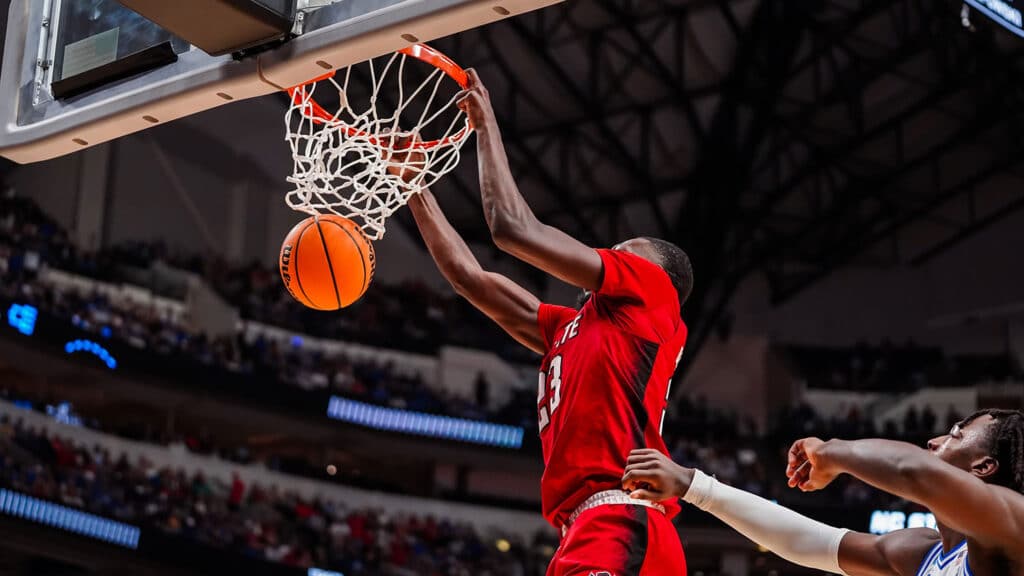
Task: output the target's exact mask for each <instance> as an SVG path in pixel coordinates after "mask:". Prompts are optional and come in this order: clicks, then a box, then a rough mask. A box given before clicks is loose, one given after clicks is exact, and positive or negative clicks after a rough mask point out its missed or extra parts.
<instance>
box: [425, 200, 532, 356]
mask: <svg viewBox="0 0 1024 576" xmlns="http://www.w3.org/2000/svg"><path fill="white" fill-rule="evenodd" d="M409 208H410V209H411V210H412V215H413V218H415V220H416V226H417V227H418V228H419V230H420V234H421V235H422V236H423V241H424V242H425V243H426V245H427V250H429V251H430V255H431V256H432V257H433V258H434V262H436V263H437V267H438V269H440V270H441V274H442V275H443V276H444V277H445V279H446V280H448V282H449V283H450V284H451V285H452V287H453V288H454V289H455V291H456V292H457V293H458V294H459V295H460V296H462V297H463V298H466V299H467V300H469V301H470V303H472V304H473V306H475V307H476V308H477V309H479V310H480V311H481V312H483V313H484V314H486V315H487V316H488V317H490V318H491V319H492V320H494V321H495V322H497V323H498V325H499V326H501V327H502V329H504V330H505V331H506V332H508V333H509V335H511V336H512V337H513V338H515V339H516V340H517V341H519V342H520V343H521V344H522V345H524V346H526V347H527V348H529V349H530V350H533V351H534V352H537V353H540V354H543V353H544V349H545V345H544V341H543V339H542V337H541V334H540V328H539V327H538V325H537V311H538V309H539V307H540V300H538V299H537V297H536V296H534V295H533V294H531V293H530V292H529V291H528V290H526V289H525V288H523V287H522V286H520V285H518V284H516V283H515V282H513V281H511V280H509V279H508V278H506V277H505V276H502V275H501V274H496V273H494V272H488V271H486V270H484V269H483V267H481V266H480V262H479V261H478V260H477V259H476V256H474V255H473V252H471V251H470V249H469V246H467V245H466V242H465V241H464V240H463V239H462V237H461V236H459V234H458V232H456V231H455V229H454V228H452V225H451V224H450V223H449V222H448V219H447V218H446V217H445V215H444V213H443V212H441V208H440V207H439V206H438V205H437V200H436V199H435V198H434V195H433V194H432V193H431V192H430V190H427V189H424V190H422V191H421V192H420V193H419V194H414V195H413V196H412V197H411V198H410V199H409Z"/></svg>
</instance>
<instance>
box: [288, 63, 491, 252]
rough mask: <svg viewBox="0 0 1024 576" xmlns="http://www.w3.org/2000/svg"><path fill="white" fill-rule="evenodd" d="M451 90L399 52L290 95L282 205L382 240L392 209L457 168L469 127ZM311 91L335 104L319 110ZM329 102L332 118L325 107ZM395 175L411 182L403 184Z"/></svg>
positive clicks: (436, 72)
mask: <svg viewBox="0 0 1024 576" xmlns="http://www.w3.org/2000/svg"><path fill="white" fill-rule="evenodd" d="M422 48H424V49H426V50H429V48H426V47H422ZM424 75H425V79H423V80H422V82H420V83H419V85H418V87H413V85H414V84H415V82H416V81H417V77H419V78H422V77H424ZM458 89H459V85H458V84H457V83H456V82H455V81H454V80H452V79H451V77H449V76H448V75H447V74H445V72H443V71H442V70H441V69H440V68H437V67H435V66H432V65H430V64H428V63H425V62H422V61H420V60H418V59H417V58H415V57H413V56H411V55H407V54H405V53H401V52H398V53H395V54H393V55H391V56H384V57H380V58H377V59H374V60H369V61H367V62H363V63H361V64H354V65H352V66H349V67H347V68H344V69H339V70H338V71H337V72H336V73H335V75H334V76H333V77H330V78H326V79H320V80H318V81H314V82H311V83H309V84H306V85H305V86H302V87H298V88H296V89H293V90H292V91H291V95H292V104H291V106H290V107H289V109H288V112H287V113H286V115H285V123H286V125H287V130H288V136H287V140H288V144H289V145H290V146H291V149H292V158H293V160H294V164H295V165H294V170H293V173H292V175H291V176H290V177H289V178H288V182H291V183H292V184H294V185H295V189H294V190H291V191H290V192H288V194H287V196H286V201H287V202H288V206H290V207H291V208H293V209H294V210H298V211H300V212H306V213H308V214H313V215H315V214H322V213H328V212H330V213H334V214H337V215H339V216H344V217H345V218H350V219H353V220H354V221H356V222H357V223H358V224H360V225H361V226H362V228H363V231H365V232H366V235H367V236H369V237H370V238H371V239H373V240H379V239H380V238H381V237H382V236H383V235H384V222H385V220H386V219H387V218H388V217H389V216H391V214H392V213H394V212H395V211H396V210H398V209H399V208H401V207H402V206H404V205H405V204H406V202H408V201H409V197H410V196H412V195H413V194H415V193H417V192H419V191H420V190H421V189H423V188H425V187H428V186H431V185H432V184H434V183H435V182H437V180H438V179H439V178H440V177H441V176H443V175H444V174H446V173H448V172H450V171H451V170H452V169H453V168H455V166H456V165H457V164H458V163H459V158H460V156H459V150H460V149H461V147H462V144H463V143H464V142H465V141H466V137H467V136H468V135H469V133H470V130H471V128H470V126H469V121H468V119H467V118H466V115H465V113H463V112H462V111H461V110H459V109H458V107H457V106H455V105H454V104H455V97H456V95H457V93H458ZM314 94H315V95H316V96H317V99H316V100H319V101H320V102H325V101H327V100H331V102H332V103H331V104H330V105H324V106H323V107H321V106H320V105H319V104H317V101H316V100H314ZM335 100H336V101H337V102H338V104H337V106H336V108H337V112H333V113H331V112H329V111H327V110H325V108H330V109H332V110H333V109H334V106H335V105H334V104H333V102H334V101H335ZM389 135H394V136H399V137H411V138H413V139H414V142H415V143H414V144H412V145H411V146H412V148H410V144H409V142H408V140H405V141H403V140H402V139H401V138H399V137H392V136H389ZM390 169H397V170H398V174H395V173H392V171H391V170H390ZM402 170H406V178H410V176H411V175H413V174H415V177H413V178H411V180H410V181H409V182H406V181H405V180H403V178H402V177H401V175H400V174H402Z"/></svg>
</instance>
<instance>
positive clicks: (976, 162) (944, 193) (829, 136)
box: [436, 0, 1024, 344]
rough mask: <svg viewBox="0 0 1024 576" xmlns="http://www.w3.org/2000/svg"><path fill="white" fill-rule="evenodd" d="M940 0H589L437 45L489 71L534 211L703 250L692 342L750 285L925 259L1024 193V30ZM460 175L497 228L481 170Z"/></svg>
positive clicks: (1013, 206)
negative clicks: (759, 276) (484, 199)
mask: <svg viewBox="0 0 1024 576" xmlns="http://www.w3.org/2000/svg"><path fill="white" fill-rule="evenodd" d="M961 9H962V5H961V3H960V2H956V1H946V0H942V1H934V0H819V1H805V2H790V1H786V2H783V1H773V0H761V1H757V0H745V1H728V0H718V1H714V0H689V1H686V0H675V1H659V2H650V1H645V0H635V1H630V0H588V1H572V2H566V3H564V4H562V5H559V6H556V7H553V8H550V9H546V10H543V11H539V12H536V13H532V14H528V15H525V16H521V17H518V18H515V19H512V20H510V21H506V22H502V23H498V24H495V25H492V26H489V27H487V28H483V29H479V30H473V31H470V32H467V33H464V34H461V35H458V36H455V37H452V38H447V39H444V40H442V41H440V42H437V43H436V44H438V46H439V47H441V48H442V49H443V50H445V51H448V52H450V53H452V54H454V55H455V57H456V59H457V60H459V61H461V62H472V63H473V65H474V66H475V67H476V68H477V69H478V70H479V71H480V73H481V76H482V78H483V79H484V80H485V82H486V83H488V85H489V87H490V90H491V95H492V99H493V101H494V103H495V108H496V110H497V113H498V116H499V121H500V122H501V125H502V131H503V134H504V137H505V140H506V146H507V148H508V152H509V156H510V161H511V163H512V165H513V169H514V170H515V171H516V174H517V180H518V182H519V183H520V186H521V189H522V191H523V193H524V194H525V195H526V197H527V198H528V199H529V201H530V203H531V205H532V206H534V207H535V209H536V211H537V212H538V213H539V214H540V215H541V216H542V218H543V219H545V220H546V221H549V222H551V223H554V224H556V225H558V226H560V227H562V228H564V229H565V230H567V231H569V232H571V233H573V234H575V235H577V236H578V237H579V238H581V239H584V240H587V241H590V242H593V243H595V244H598V245H606V246H607V245H611V244H613V243H615V242H617V241H619V240H621V239H623V238H625V237H629V236H633V235H640V234H645V235H656V236H660V237H664V238H668V239H671V240H674V241H676V242H677V243H678V244H680V245H681V246H683V247H684V248H685V249H686V250H687V251H688V252H689V253H690V255H691V257H692V258H693V260H694V264H695V268H696V274H697V290H696V292H695V295H694V299H693V300H692V301H691V303H690V305H689V306H688V308H689V310H688V317H689V318H690V320H691V325H692V326H693V325H694V324H696V325H695V337H696V339H697V342H696V343H697V344H699V342H700V341H701V340H703V338H704V337H706V335H707V334H708V332H709V330H710V328H711V327H713V326H714V324H715V322H716V320H717V319H718V318H719V317H720V316H721V314H722V313H723V311H724V310H725V306H726V304H727V303H728V300H729V298H730V297H731V295H732V294H733V292H734V290H735V289H736V287H737V285H738V284H739V283H740V281H741V280H743V279H744V278H746V277H748V276H749V275H750V274H753V273H763V274H764V275H765V277H766V278H767V280H768V285H769V287H770V290H771V294H772V299H773V301H775V302H782V301H784V300H786V299H788V298H790V297H792V296H794V295H795V294H797V293H798V292H800V291H801V290H803V289H804V288H806V287H808V286H809V285H811V284H812V283H814V282H815V281H817V280H819V279H821V278H823V277H825V276H827V275H828V274H829V273H830V272H831V271H832V270H834V269H836V268H838V267H841V266H846V265H851V264H860V265H870V266H916V265H919V264H921V263H923V262H925V261H927V260H929V259H931V258H933V257H935V256H936V255H938V254H940V253H941V252H942V251H944V250H946V249H947V248H949V247H951V246H952V245H954V244H956V243H957V242H959V241H961V240H963V239H965V238H967V237H969V236H970V235H971V234H974V233H975V232H977V231H978V230H980V229H982V228H984V227H985V226H988V225H990V224H991V223H993V222H994V221H996V220H998V219H1000V218H1003V217H1005V216H1006V215H1008V214H1010V213H1012V212H1013V211H1015V210H1018V209H1020V208H1022V207H1024V181H1022V172H1021V166H1020V159H1019V154H1018V153H1017V150H1019V149H1020V146H1019V144H1020V140H1021V138H1020V134H1021V133H1022V130H1021V127H1022V126H1021V120H1022V118H1021V110H1022V105H1024V93H1022V91H1024V84H1022V82H1021V64H1022V62H1021V56H1022V52H1024V40H1021V39H1019V38H1017V37H1015V36H1012V35H1010V34H1008V33H1006V32H1005V31H1003V30H1002V29H999V28H998V27H996V26H994V25H992V24H991V23H990V22H988V21H987V20H985V19H984V17H983V16H981V15H973V16H972V17H971V18H970V21H971V23H972V25H971V26H970V27H969V28H968V27H965V25H964V22H963V20H962V12H961ZM449 180H450V182H449V184H448V186H447V187H450V188H452V189H454V190H455V191H456V192H455V193H457V194H458V196H459V198H460V201H459V202H448V203H447V204H446V211H449V207H451V206H453V205H454V204H458V205H459V206H460V208H461V209H452V210H450V213H451V214H453V216H454V217H455V218H456V219H457V225H458V227H459V228H460V229H461V230H471V231H474V232H475V233H476V235H477V236H478V237H484V236H485V235H486V228H485V227H484V225H483V224H484V223H483V219H482V218H481V217H480V206H479V200H478V192H477V190H478V188H477V186H476V166H475V162H473V161H472V159H466V160H464V162H463V164H462V166H460V169H459V171H458V172H457V173H456V174H455V175H454V177H452V178H450V179H449Z"/></svg>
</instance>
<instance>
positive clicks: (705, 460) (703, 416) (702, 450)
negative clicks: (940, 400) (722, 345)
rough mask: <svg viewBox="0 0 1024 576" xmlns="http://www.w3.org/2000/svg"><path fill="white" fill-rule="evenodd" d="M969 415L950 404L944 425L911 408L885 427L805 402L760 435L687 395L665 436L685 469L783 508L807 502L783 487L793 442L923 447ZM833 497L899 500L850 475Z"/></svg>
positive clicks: (853, 412)
mask: <svg viewBox="0 0 1024 576" xmlns="http://www.w3.org/2000/svg"><path fill="white" fill-rule="evenodd" d="M963 416H965V415H964V414H962V413H961V412H960V411H958V410H957V409H956V407H954V406H950V407H949V408H948V410H947V411H946V413H945V414H944V415H943V420H942V422H941V425H940V421H939V416H938V415H937V414H936V413H935V412H934V411H933V410H932V409H931V408H930V407H929V406H924V407H921V408H918V407H911V409H910V410H908V411H907V413H906V416H905V418H904V420H903V421H902V422H892V421H888V422H885V423H884V424H883V425H882V426H881V427H879V426H876V424H875V421H874V420H873V419H872V418H869V417H866V415H864V414H863V413H862V412H861V411H860V410H859V409H857V408H856V407H853V408H850V409H848V410H847V411H846V412H845V413H844V414H837V415H833V416H831V417H824V416H822V415H820V414H818V413H817V412H816V411H815V410H814V409H813V408H812V407H811V406H810V405H807V404H800V405H798V406H795V407H792V408H790V409H786V410H783V411H782V412H780V413H779V414H777V415H776V416H775V418H774V419H773V421H772V422H771V423H770V426H769V429H768V430H767V431H766V432H762V431H759V430H758V429H757V428H756V426H755V425H754V423H753V422H751V421H749V420H744V419H741V418H738V417H737V416H736V415H735V414H734V413H730V412H727V411H723V410H716V409H713V408H710V407H708V406H707V404H706V402H704V401H703V400H701V399H697V400H691V399H689V398H687V397H685V396H684V397H682V398H680V399H679V400H678V401H677V402H676V404H675V405H674V406H673V407H672V408H671V409H670V410H669V412H668V416H667V420H666V422H665V427H664V436H665V442H666V445H667V446H668V448H669V450H670V452H671V454H672V458H673V459H674V460H675V461H677V462H679V463H681V464H684V465H687V466H692V467H698V468H701V469H702V470H704V471H705V472H707V473H711V474H715V475H716V476H717V478H718V479H719V480H722V481H723V482H726V483H727V484H730V485H732V486H736V487H738V488H742V489H744V490H747V491H748V492H753V493H755V494H758V495H761V496H765V497H768V498H773V499H776V500H779V501H780V502H784V503H785V502H793V501H796V502H806V501H808V500H809V499H808V498H806V497H805V496H804V495H802V494H800V493H798V492H795V491H793V490H789V489H788V488H787V486H786V484H785V476H784V472H783V470H784V468H785V462H786V453H787V451H788V449H789V448H790V446H791V445H792V443H793V442H794V441H795V440H798V439H800V438H806V437H809V436H816V437H819V438H824V439H829V438H844V439H858V438H888V439H892V440H902V441H907V442H911V443H913V444H916V445H918V446H924V444H925V443H926V442H927V440H928V439H930V438H933V437H934V436H936V435H937V433H938V431H941V430H948V429H949V428H951V427H952V425H953V424H955V423H957V422H959V421H960V420H961V419H962V418H963ZM829 494H830V496H829V498H831V499H832V500H833V502H835V503H837V504H838V505H842V506H858V505H860V506H868V505H878V506H881V505H888V504H892V503H893V502H894V501H895V500H896V499H894V498H892V497H889V496H887V495H885V494H883V493H881V492H878V491H876V490H873V489H871V488H870V487H868V486H867V485H865V484H863V483H861V482H859V481H856V480H853V479H851V478H849V477H843V478H841V479H840V480H838V481H837V482H836V483H835V485H834V486H833V487H831V488H830V490H829ZM819 503H820V501H819Z"/></svg>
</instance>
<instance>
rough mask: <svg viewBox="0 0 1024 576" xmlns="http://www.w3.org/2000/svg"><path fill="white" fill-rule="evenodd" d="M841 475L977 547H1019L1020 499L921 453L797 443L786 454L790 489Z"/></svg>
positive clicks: (878, 445)
mask: <svg viewBox="0 0 1024 576" xmlns="http://www.w3.org/2000/svg"><path fill="white" fill-rule="evenodd" d="M844 473H846V474H850V475H852V476H855V477H857V478H859V479H861V480H862V481H864V482H866V483H868V484H870V485H872V486H874V487H875V488H878V489H880V490H884V491H885V492H888V493H890V494H894V495H896V496H900V497H902V498H906V499H907V500H911V501H913V502H916V503H918V504H921V505H922V506H925V507H927V508H928V509H929V510H931V511H932V513H933V514H935V518H936V519H937V520H938V521H939V522H940V523H942V524H944V525H946V526H949V527H950V528H952V529H954V530H956V531H958V532H961V533H963V534H966V535H968V536H970V537H971V538H973V539H975V540H977V541H978V542H980V543H981V544H983V545H988V546H999V547H1002V548H1004V549H1011V548H1013V547H1016V546H1019V545H1020V537H1021V536H1020V535H1021V534H1022V533H1024V495H1021V494H1018V493H1016V492H1014V491H1012V490H1009V489H1007V488H1003V487H1001V486H995V485H992V484H987V483H985V482H984V481H983V480H981V479H980V478H978V477H977V476H975V475H973V474H970V473H968V472H965V471H963V470H961V469H959V468H957V467H955V466H952V465H950V464H947V463H946V462H944V461H942V460H941V459H940V458H938V457H936V456H934V455H933V454H931V453H929V452H928V451H927V450H924V449H921V448H918V447H916V446H914V445H912V444H907V443H904V442H893V441H890V440H856V441H840V440H831V441H829V442H823V441H821V440H819V439H817V438H807V439H804V440H799V441H797V442H796V443H795V444H793V447H792V449H791V450H790V453H789V466H788V468H787V470H786V475H787V476H788V477H789V483H790V486H795V487H799V488H800V489H801V490H804V491H810V490H820V489H821V488H824V487H825V486H827V485H828V484H830V483H831V482H832V480H834V479H835V478H836V477H837V476H839V475H840V474H844Z"/></svg>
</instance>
